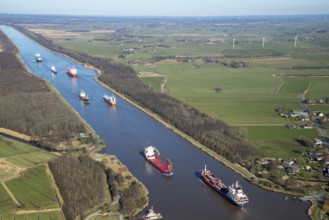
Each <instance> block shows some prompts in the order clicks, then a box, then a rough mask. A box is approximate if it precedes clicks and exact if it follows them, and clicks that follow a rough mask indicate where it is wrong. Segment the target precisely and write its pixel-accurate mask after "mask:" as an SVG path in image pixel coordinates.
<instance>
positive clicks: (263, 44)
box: [262, 37, 265, 48]
mask: <svg viewBox="0 0 329 220" xmlns="http://www.w3.org/2000/svg"><path fill="white" fill-rule="evenodd" d="M264 46H265V37H263V43H262V48H264Z"/></svg>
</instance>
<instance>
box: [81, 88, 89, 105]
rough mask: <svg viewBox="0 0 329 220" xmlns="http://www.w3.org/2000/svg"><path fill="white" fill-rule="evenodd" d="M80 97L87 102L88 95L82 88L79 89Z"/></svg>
mask: <svg viewBox="0 0 329 220" xmlns="http://www.w3.org/2000/svg"><path fill="white" fill-rule="evenodd" d="M79 96H80V99H81V100H82V101H83V102H84V103H86V104H88V103H89V101H90V100H89V97H88V96H87V95H86V93H85V92H84V91H83V90H81V91H80V95H79Z"/></svg>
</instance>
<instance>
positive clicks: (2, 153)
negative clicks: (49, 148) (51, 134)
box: [0, 135, 41, 158]
mask: <svg viewBox="0 0 329 220" xmlns="http://www.w3.org/2000/svg"><path fill="white" fill-rule="evenodd" d="M0 143H1V148H0V158H3V157H9V156H15V155H20V154H26V153H32V152H37V151H41V150H40V149H38V148H36V147H31V146H30V145H27V144H24V143H22V142H19V141H14V140H11V139H9V138H5V137H3V136H1V135H0Z"/></svg>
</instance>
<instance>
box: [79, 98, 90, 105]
mask: <svg viewBox="0 0 329 220" xmlns="http://www.w3.org/2000/svg"><path fill="white" fill-rule="evenodd" d="M80 99H81V101H83V102H84V103H85V104H89V102H90V101H89V99H88V98H85V97H81V96H80Z"/></svg>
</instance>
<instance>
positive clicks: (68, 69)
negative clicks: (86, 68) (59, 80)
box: [66, 66, 78, 77]
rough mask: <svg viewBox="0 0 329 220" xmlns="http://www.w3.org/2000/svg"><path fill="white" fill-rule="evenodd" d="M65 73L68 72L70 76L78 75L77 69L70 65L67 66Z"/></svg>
mask: <svg viewBox="0 0 329 220" xmlns="http://www.w3.org/2000/svg"><path fill="white" fill-rule="evenodd" d="M66 73H67V74H69V75H70V76H71V77H77V76H78V70H77V68H75V67H74V66H73V67H71V68H67V69H66Z"/></svg>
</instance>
